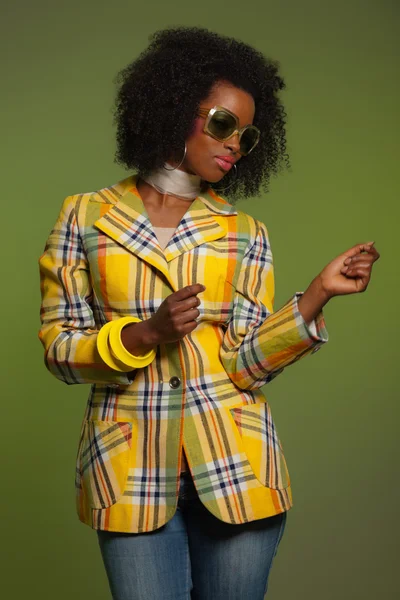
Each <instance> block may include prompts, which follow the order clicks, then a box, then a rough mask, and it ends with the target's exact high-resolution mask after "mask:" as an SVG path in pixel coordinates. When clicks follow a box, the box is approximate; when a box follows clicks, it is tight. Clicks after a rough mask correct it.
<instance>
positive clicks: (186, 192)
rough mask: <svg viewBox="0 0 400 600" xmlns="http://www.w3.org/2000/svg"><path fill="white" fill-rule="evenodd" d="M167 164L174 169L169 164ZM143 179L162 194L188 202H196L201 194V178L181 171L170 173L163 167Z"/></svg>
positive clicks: (176, 170)
mask: <svg viewBox="0 0 400 600" xmlns="http://www.w3.org/2000/svg"><path fill="white" fill-rule="evenodd" d="M165 164H166V165H167V166H168V167H172V165H170V164H168V163H165ZM141 177H142V176H141ZM142 179H143V181H146V183H148V184H149V185H151V186H152V187H153V188H155V189H156V190H157V191H158V192H160V193H161V194H168V195H169V196H177V197H178V198H185V199H186V200H194V199H195V198H197V196H199V194H200V188H201V177H200V176H199V175H191V174H190V173H186V172H185V171H180V170H179V169H175V170H173V171H169V170H167V169H164V167H161V168H160V169H156V170H155V171H152V172H151V173H150V174H149V175H147V177H142Z"/></svg>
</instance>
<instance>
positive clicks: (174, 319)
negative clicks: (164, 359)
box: [146, 283, 206, 345]
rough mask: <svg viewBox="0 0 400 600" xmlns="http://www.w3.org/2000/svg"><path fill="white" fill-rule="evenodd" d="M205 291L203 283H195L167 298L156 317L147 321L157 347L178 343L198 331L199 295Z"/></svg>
mask: <svg viewBox="0 0 400 600" xmlns="http://www.w3.org/2000/svg"><path fill="white" fill-rule="evenodd" d="M205 289H206V288H205V286H204V285H202V284H201V283H195V284H193V285H188V286H186V287H184V288H182V289H180V290H178V291H177V292H174V293H173V294H170V295H169V296H167V298H165V300H164V302H163V303H162V304H161V306H160V307H159V309H158V310H157V312H156V313H155V315H153V316H152V317H151V318H150V319H148V320H147V321H146V324H147V326H148V327H149V331H150V337H151V338H152V339H154V340H156V342H155V343H156V344H157V345H158V344H168V343H169V342H176V341H177V340H180V339H182V338H183V337H185V335H187V334H188V333H191V332H192V331H193V330H194V329H196V327H197V321H196V319H197V317H198V316H199V315H200V311H199V310H198V308H197V307H198V306H199V304H200V300H199V298H198V297H197V294H200V293H201V292H204V290H205Z"/></svg>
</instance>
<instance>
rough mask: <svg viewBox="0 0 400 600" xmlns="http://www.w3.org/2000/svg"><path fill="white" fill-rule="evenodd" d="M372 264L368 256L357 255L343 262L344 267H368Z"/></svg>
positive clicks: (371, 259) (371, 258)
mask: <svg viewBox="0 0 400 600" xmlns="http://www.w3.org/2000/svg"><path fill="white" fill-rule="evenodd" d="M373 262H374V259H373V257H372V256H370V255H369V254H359V255H358V256H353V258H347V259H346V260H345V261H344V266H345V267H349V268H350V267H369V266H371V265H372V263H373Z"/></svg>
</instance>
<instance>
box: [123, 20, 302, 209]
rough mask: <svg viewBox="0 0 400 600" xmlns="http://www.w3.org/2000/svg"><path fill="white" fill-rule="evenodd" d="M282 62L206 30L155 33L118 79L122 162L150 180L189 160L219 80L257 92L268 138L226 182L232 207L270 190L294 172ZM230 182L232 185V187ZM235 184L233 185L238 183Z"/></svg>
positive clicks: (258, 114) (259, 118) (259, 120)
mask: <svg viewBox="0 0 400 600" xmlns="http://www.w3.org/2000/svg"><path fill="white" fill-rule="evenodd" d="M278 68H279V63H278V62H276V61H273V60H270V59H268V58H266V57H265V56H264V55H263V54H262V53H261V52H259V51H258V50H256V49H255V48H253V47H252V46H249V45H248V44H245V43H243V42H241V41H238V40H236V39H233V38H229V37H226V36H223V35H220V34H217V33H214V32H211V31H209V30H208V29H205V28H198V27H170V28H167V29H162V30H160V31H157V32H156V33H154V34H153V35H152V36H151V38H150V45H149V46H148V47H147V48H146V50H144V52H142V53H141V54H140V56H139V57H138V58H137V59H136V60H134V61H133V62H132V63H130V64H129V65H128V66H127V67H125V68H124V69H122V70H121V71H120V72H119V73H118V75H117V77H116V80H115V82H116V84H117V86H118V92H117V96H116V101H115V109H114V122H115V124H116V125H117V151H116V153H115V161H116V162H117V163H119V164H121V165H124V166H125V167H126V168H128V169H134V170H137V171H138V172H139V173H142V174H146V173H148V172H149V171H151V170H153V169H156V168H159V167H161V166H162V165H163V164H164V163H165V162H166V161H167V160H169V159H171V158H176V159H177V160H178V161H179V160H180V159H181V157H182V150H183V147H184V142H185V140H186V139H187V138H188V136H189V135H190V133H191V131H192V128H193V126H194V122H195V118H196V111H197V108H198V107H199V105H200V103H201V101H202V100H204V98H206V97H207V96H208V95H209V93H210V92H211V89H212V87H213V86H214V85H215V83H217V82H219V81H226V82H229V83H231V84H233V85H234V86H235V87H238V88H240V89H243V90H244V91H246V92H248V93H250V94H251V95H252V96H253V98H254V101H255V107H256V111H255V117H254V125H256V126H257V127H258V128H259V129H260V131H261V138H260V141H259V143H258V146H257V147H256V148H255V150H254V151H253V152H252V153H250V154H249V155H248V156H244V157H243V158H242V159H241V160H240V162H239V163H238V177H237V178H236V179H235V174H234V173H233V171H232V172H230V173H228V174H227V175H225V177H224V179H223V183H222V185H221V182H218V183H215V184H214V183H210V184H209V185H210V186H211V187H212V188H214V189H215V191H216V192H217V193H218V188H222V187H227V186H229V184H231V186H230V187H229V189H227V191H226V192H225V193H223V194H224V196H225V197H227V198H229V200H231V201H234V200H236V199H238V198H247V197H249V196H257V195H259V194H260V191H261V189H263V190H265V191H268V188H269V181H270V177H271V175H272V174H273V175H276V174H277V173H278V171H279V170H280V169H281V167H282V166H284V165H285V166H287V167H289V166H290V165H289V157H288V154H287V151H286V137H285V133H286V132H285V124H286V113H285V110H284V107H283V105H282V103H281V101H280V100H279V98H278V92H279V91H280V90H282V89H284V88H285V83H284V81H283V79H282V77H280V76H279V74H278ZM231 178H233V179H232V180H231ZM232 181H234V183H232Z"/></svg>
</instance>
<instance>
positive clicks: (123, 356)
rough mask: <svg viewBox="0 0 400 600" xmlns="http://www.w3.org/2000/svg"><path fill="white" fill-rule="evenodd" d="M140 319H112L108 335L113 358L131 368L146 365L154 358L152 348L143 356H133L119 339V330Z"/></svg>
mask: <svg viewBox="0 0 400 600" xmlns="http://www.w3.org/2000/svg"><path fill="white" fill-rule="evenodd" d="M140 322H141V319H138V318H137V317H122V318H121V319H118V320H117V321H113V324H112V327H111V328H110V332H109V335H108V341H109V344H110V348H111V353H112V354H113V357H114V359H116V360H117V361H120V362H121V363H123V364H124V365H127V366H129V367H130V368H131V369H136V368H138V369H139V368H141V367H147V365H149V364H150V363H151V362H152V361H153V360H154V358H155V356H156V351H155V349H154V348H153V349H152V350H150V352H148V353H147V354H144V355H143V356H135V355H133V354H131V353H130V352H128V350H127V349H126V348H125V346H124V345H123V343H122V340H121V331H122V330H123V328H124V327H125V326H126V325H128V324H129V323H140Z"/></svg>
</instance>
